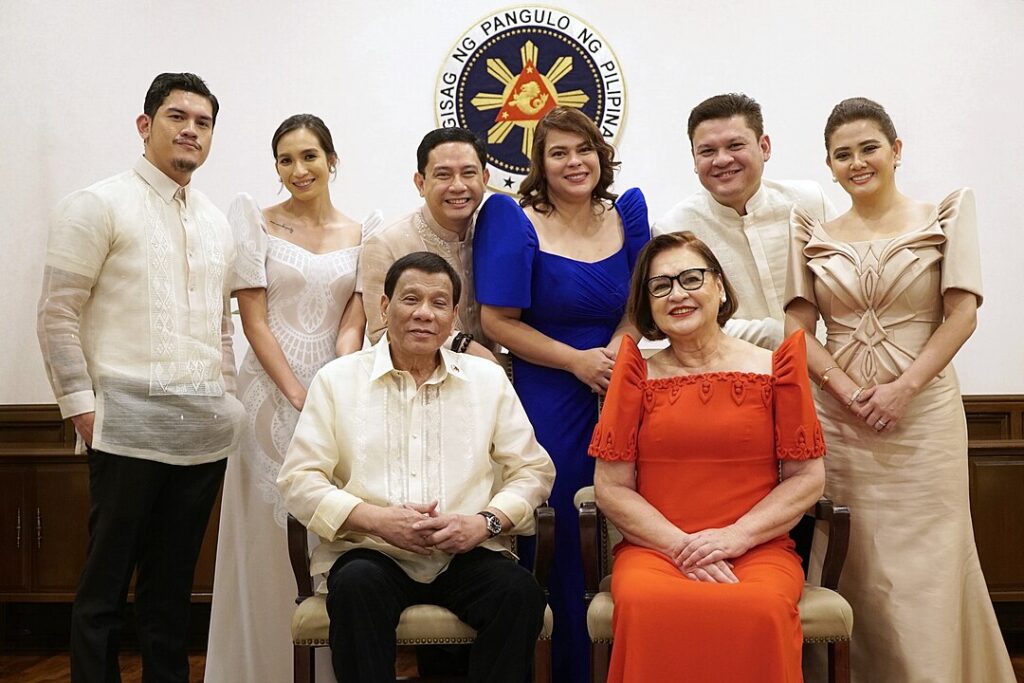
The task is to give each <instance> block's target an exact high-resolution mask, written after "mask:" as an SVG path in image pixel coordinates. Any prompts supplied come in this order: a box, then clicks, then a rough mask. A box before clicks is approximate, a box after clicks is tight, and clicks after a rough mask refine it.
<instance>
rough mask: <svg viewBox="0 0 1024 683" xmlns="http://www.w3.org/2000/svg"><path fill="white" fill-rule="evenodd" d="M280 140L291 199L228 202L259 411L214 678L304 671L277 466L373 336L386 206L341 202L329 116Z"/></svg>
mask: <svg viewBox="0 0 1024 683" xmlns="http://www.w3.org/2000/svg"><path fill="white" fill-rule="evenodd" d="M273 149H274V156H275V160H276V165H277V169H278V173H279V175H280V176H281V181H282V184H283V185H284V187H285V188H286V189H287V190H288V191H289V193H291V197H290V199H288V200H287V201H285V202H284V203H282V204H279V205H277V206H274V207H270V208H268V209H266V210H263V211H261V210H260V209H259V207H258V206H257V205H256V203H255V202H254V201H253V199H252V198H251V197H249V196H248V195H245V194H243V195H240V196H239V197H238V198H237V199H236V200H235V202H234V203H233V204H232V206H231V209H230V211H229V213H228V219H229V221H230V223H231V225H232V227H233V228H234V231H235V235H236V241H237V246H238V251H237V253H238V255H237V262H236V268H235V271H236V285H235V288H236V290H237V291H236V296H237V298H238V302H239V309H240V312H241V315H242V325H243V328H244V330H245V334H246V337H247V338H248V339H249V343H250V344H251V348H250V350H249V352H248V353H247V354H246V356H245V359H244V360H243V361H242V366H241V368H240V370H239V375H238V392H239V398H240V399H241V401H242V404H243V405H244V406H245V408H246V412H247V414H248V420H249V421H248V428H247V429H246V430H245V431H244V432H243V437H242V443H241V447H240V449H239V453H238V455H237V456H236V457H233V458H231V459H230V460H229V462H228V469H227V473H226V475H225V480H224V493H223V497H222V504H221V518H220V532H219V535H218V542H217V564H216V570H215V575H214V592H213V605H212V615H211V621H210V638H209V645H208V648H207V659H206V680H207V681H214V682H223V683H236V682H238V681H246V683H261V682H263V683H281V682H282V681H291V680H292V644H291V633H290V625H291V616H292V612H293V611H294V610H295V590H296V588H295V579H294V575H293V574H292V571H291V565H290V564H289V562H288V547H287V538H286V533H285V525H286V519H287V512H286V511H285V509H284V506H283V504H282V501H281V494H280V493H279V492H278V490H277V485H276V481H277V473H278V470H279V469H280V467H281V462H282V460H283V458H284V454H285V451H286V450H287V448H288V443H289V441H290V440H291V437H292V432H293V430H294V429H295V423H296V421H297V420H298V417H299V410H301V407H302V403H303V401H304V399H305V390H306V387H308V386H309V383H310V382H311V381H312V379H313V376H314V375H315V374H316V372H317V370H319V369H320V368H321V367H323V366H324V365H325V364H326V363H328V362H329V361H331V360H333V359H334V358H335V357H337V356H338V355H341V354H343V353H350V352H352V351H355V350H358V349H359V348H361V347H362V342H363V330H364V327H365V320H364V318H363V315H362V310H363V308H362V303H361V302H360V301H359V297H358V295H356V294H354V289H355V275H356V262H357V260H358V257H359V248H360V244H361V243H362V241H363V240H364V239H365V238H366V237H368V236H369V235H370V234H371V233H372V232H373V231H374V230H376V229H377V228H379V227H380V226H381V224H382V219H381V215H380V213H379V212H375V213H373V214H372V215H371V216H370V217H369V218H368V219H367V220H366V221H364V222H363V223H362V225H360V224H359V223H357V222H355V221H352V220H350V219H348V218H346V217H345V216H344V215H342V214H341V213H340V212H339V211H338V210H337V209H336V208H334V206H333V204H332V203H331V200H330V191H329V186H328V182H329V180H330V176H331V173H332V171H333V169H334V166H335V164H336V163H337V155H336V153H335V151H334V146H333V142H332V140H331V137H330V132H329V131H328V130H327V128H326V126H324V124H323V122H322V121H321V120H320V119H319V118H317V117H314V116H311V115H308V114H300V115H297V116H293V117H290V118H289V119H286V120H285V121H284V123H282V124H281V127H280V128H279V129H278V131H277V133H275V135H274V139H273ZM317 668H318V680H326V681H330V680H333V675H332V674H331V673H330V662H329V658H325V662H324V665H323V666H319V665H318V667H317Z"/></svg>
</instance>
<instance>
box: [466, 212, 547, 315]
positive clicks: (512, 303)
mask: <svg viewBox="0 0 1024 683" xmlns="http://www.w3.org/2000/svg"><path fill="white" fill-rule="evenodd" d="M538 248H539V246H538V242H537V233H536V231H535V230H534V229H533V224H532V223H530V221H529V219H528V218H527V217H526V214H525V213H523V210H522V209H521V208H520V207H519V205H518V204H516V202H515V200H513V199H512V198H511V197H509V196H507V195H502V194H496V195H491V197H490V198H489V199H488V200H487V201H486V202H484V206H483V208H482V209H480V215H479V216H478V217H477V219H476V230H475V232H474V235H473V272H474V273H475V282H474V285H475V286H476V299H477V301H478V302H479V303H480V304H485V305H488V306H508V307H511V308H529V307H530V305H531V303H532V297H531V294H532V292H531V290H532V286H533V261H534V257H535V256H536V254H537V251H538Z"/></svg>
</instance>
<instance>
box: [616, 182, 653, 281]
mask: <svg viewBox="0 0 1024 683" xmlns="http://www.w3.org/2000/svg"><path fill="white" fill-rule="evenodd" d="M615 209H616V210H617V211H618V212H619V216H620V217H621V218H622V231H623V234H624V242H625V246H626V258H627V260H628V261H629V271H630V272H633V266H635V265H636V259H637V256H639V255H640V250H641V249H643V248H644V245H645V244H647V243H648V242H649V241H650V239H651V222H650V219H649V218H648V217H647V199H646V198H645V197H644V193H643V192H641V191H640V188H638V187H634V188H632V189H629V190H626V191H625V192H623V193H622V196H621V197H619V198H618V200H617V201H616V202H615Z"/></svg>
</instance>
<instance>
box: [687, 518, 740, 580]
mask: <svg viewBox="0 0 1024 683" xmlns="http://www.w3.org/2000/svg"><path fill="white" fill-rule="evenodd" d="M749 549H750V543H749V541H748V540H747V539H746V536H745V535H744V534H742V533H741V532H740V531H739V530H738V529H736V528H735V527H734V526H728V527H724V528H721V529H704V530H703V531H698V532H696V533H692V534H683V535H682V537H681V538H680V539H679V540H678V541H676V543H675V544H673V546H672V547H671V548H670V550H669V553H670V554H669V558H670V559H671V560H672V561H673V562H675V564H676V566H677V567H679V571H681V572H682V573H683V574H684V575H685V576H687V577H688V578H691V579H693V580H694V581H706V582H708V583H739V579H737V578H736V575H735V574H734V573H733V571H732V562H730V561H729V560H732V559H734V558H737V557H739V556H740V555H742V554H743V553H745V552H747V550H749Z"/></svg>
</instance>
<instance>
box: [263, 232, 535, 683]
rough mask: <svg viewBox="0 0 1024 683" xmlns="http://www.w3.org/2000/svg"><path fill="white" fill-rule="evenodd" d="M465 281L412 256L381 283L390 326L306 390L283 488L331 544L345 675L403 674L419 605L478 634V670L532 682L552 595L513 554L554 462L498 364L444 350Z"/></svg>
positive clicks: (326, 558)
mask: <svg viewBox="0 0 1024 683" xmlns="http://www.w3.org/2000/svg"><path fill="white" fill-rule="evenodd" d="M460 288H461V283H460V278H459V276H458V274H457V273H456V272H455V270H454V269H453V268H452V267H451V265H450V264H449V263H448V262H447V261H446V260H445V259H443V258H441V257H439V256H438V255H436V254H432V253H429V252H414V253H412V254H408V255H406V256H404V257H402V258H400V259H398V260H397V261H396V262H395V263H394V264H393V265H392V266H391V268H390V269H389V270H388V272H387V274H386V276H385V278H384V292H383V294H382V299H381V310H382V313H383V316H384V319H385V320H386V321H387V331H386V334H385V335H384V336H383V337H382V338H381V340H380V341H379V342H377V344H376V345H375V346H373V347H372V348H369V349H366V350H364V351H361V352H359V353H355V354H351V355H349V356H344V357H342V358H339V359H337V360H335V361H333V362H331V363H329V364H328V365H327V366H325V367H324V368H323V369H322V370H321V371H320V372H319V373H318V374H317V376H316V378H315V379H314V380H313V384H312V385H311V386H310V389H309V394H308V397H307V398H306V405H305V407H304V409H303V411H302V415H301V416H300V418H299V422H298V425H297V426H296V428H295V435H294V437H293V438H292V441H291V445H290V446H289V448H288V453H287V455H286V456H285V460H284V464H283V465H282V467H281V472H280V474H279V477H278V485H279V486H280V488H281V491H282V494H283V496H284V500H285V505H286V506H287V508H288V511H289V512H290V513H291V514H293V515H295V517H296V518H297V519H299V520H300V521H301V522H302V523H303V524H305V525H306V526H307V527H308V528H309V530H310V531H312V532H314V533H315V534H317V535H318V536H320V538H321V539H322V543H321V544H320V546H319V547H317V548H316V550H315V551H314V553H313V557H312V562H311V570H312V571H313V573H314V574H318V573H321V572H328V573H329V574H328V579H327V592H328V594H327V609H328V613H329V614H330V618H331V625H332V628H331V634H330V639H331V651H332V657H333V662H334V668H335V673H336V674H337V676H338V679H339V680H390V679H393V677H394V652H395V627H396V626H397V624H398V619H399V615H400V614H401V613H402V610H403V609H405V607H407V606H409V605H410V604H414V603H418V602H430V603H433V604H438V605H442V606H444V607H447V608H448V609H450V610H452V611H453V612H454V613H455V614H456V615H458V616H459V618H461V619H463V620H464V621H466V622H467V623H468V624H470V625H471V626H473V627H474V628H475V629H476V630H477V639H476V641H475V643H474V645H473V646H472V649H471V652H470V663H469V675H470V679H471V680H486V681H510V682H511V681H516V682H517V683H519V682H521V681H523V680H525V678H526V675H527V673H528V671H529V666H530V661H531V659H532V657H531V653H532V650H533V644H534V642H535V640H536V638H537V634H538V633H539V632H540V628H541V624H542V620H543V614H544V605H545V600H544V596H543V592H542V591H541V589H540V587H539V586H538V585H537V583H536V581H535V580H534V578H533V575H532V574H530V573H529V572H527V571H526V570H525V569H524V568H522V567H521V566H520V565H519V564H518V563H516V562H515V560H514V559H512V558H511V556H510V553H509V537H510V534H529V533H532V531H533V511H534V508H536V507H537V506H538V505H540V504H541V503H542V502H543V501H544V500H545V499H546V498H547V496H548V494H549V493H550V491H551V485H552V483H553V481H554V465H553V464H552V462H551V458H550V457H549V456H548V454H547V452H546V451H545V450H544V449H543V448H542V447H541V446H540V444H539V443H537V440H536V438H535V436H534V433H533V428H532V427H531V425H530V423H529V420H528V419H527V417H526V412H525V411H524V409H523V407H522V405H521V404H520V402H519V399H518V398H517V397H516V394H515V391H514V390H513V389H512V385H511V383H510V382H509V381H508V379H507V377H506V376H505V373H504V371H503V370H502V368H501V367H500V366H499V365H497V364H495V363H492V362H490V361H487V360H484V359H481V358H477V357H473V356H470V355H468V354H460V353H453V352H451V351H449V350H448V349H446V348H443V346H442V344H443V343H444V342H445V340H446V339H447V338H448V335H449V333H450V332H451V329H452V326H453V323H454V321H455V319H456V317H457V309H456V305H455V303H454V302H455V300H456V299H458V297H459V290H460Z"/></svg>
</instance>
